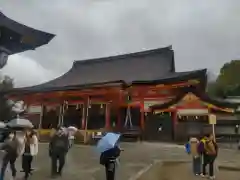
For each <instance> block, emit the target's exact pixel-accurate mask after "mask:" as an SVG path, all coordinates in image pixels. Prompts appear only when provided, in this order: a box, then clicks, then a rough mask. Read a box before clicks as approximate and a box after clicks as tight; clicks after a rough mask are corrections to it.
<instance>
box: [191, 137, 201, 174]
mask: <svg viewBox="0 0 240 180" xmlns="http://www.w3.org/2000/svg"><path fill="white" fill-rule="evenodd" d="M189 144H190V153H191V155H192V157H193V173H194V174H195V175H196V176H198V175H200V174H201V156H200V154H199V152H198V145H199V140H198V139H197V138H194V137H193V138H190V140H189Z"/></svg>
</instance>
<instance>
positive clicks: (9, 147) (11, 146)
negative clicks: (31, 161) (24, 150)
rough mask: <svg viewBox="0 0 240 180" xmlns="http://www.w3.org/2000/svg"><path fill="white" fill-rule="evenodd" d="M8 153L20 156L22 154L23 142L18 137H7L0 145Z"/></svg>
mask: <svg viewBox="0 0 240 180" xmlns="http://www.w3.org/2000/svg"><path fill="white" fill-rule="evenodd" d="M0 149H1V150H4V151H5V152H6V154H8V155H10V156H16V157H18V156H19V155H20V154H21V142H20V141H19V139H18V138H17V137H14V138H13V139H10V138H7V139H6V140H5V142H4V143H3V144H2V145H1V147H0Z"/></svg>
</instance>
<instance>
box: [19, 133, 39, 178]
mask: <svg viewBox="0 0 240 180" xmlns="http://www.w3.org/2000/svg"><path fill="white" fill-rule="evenodd" d="M37 153H38V139H37V135H36V134H35V132H34V131H33V130H32V129H27V130H26V132H25V137H24V152H23V155H22V168H23V172H24V178H25V179H28V177H29V175H30V174H31V171H32V160H33V156H35V155H37Z"/></svg>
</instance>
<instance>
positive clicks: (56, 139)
mask: <svg viewBox="0 0 240 180" xmlns="http://www.w3.org/2000/svg"><path fill="white" fill-rule="evenodd" d="M73 136H74V135H73V134H72V133H71V132H69V131H66V128H63V127H58V128H56V129H55V130H54V132H53V133H52V134H51V136H50V142H49V156H50V158H51V175H52V177H53V178H55V177H58V176H61V174H62V169H63V167H64V164H65V159H66V154H67V152H68V150H69V149H70V148H71V146H72V145H73ZM0 150H2V151H3V152H4V155H3V158H2V166H1V174H0V180H4V178H5V172H6V169H7V166H8V164H9V165H10V169H11V173H12V177H13V179H15V178H16V175H17V170H16V167H15V162H16V160H17V159H18V158H19V157H21V161H22V170H21V171H22V172H24V179H26V180H27V179H28V178H29V176H30V175H31V174H32V172H33V170H34V169H33V168H32V161H33V159H34V156H36V155H37V154H38V136H37V133H36V132H35V131H34V130H33V129H30V128H26V129H24V130H23V131H20V133H19V131H15V130H11V129H9V131H8V132H7V136H6V139H5V140H4V143H3V144H2V145H1V146H0ZM58 162H59V163H58ZM58 164H59V166H58Z"/></svg>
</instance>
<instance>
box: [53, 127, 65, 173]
mask: <svg viewBox="0 0 240 180" xmlns="http://www.w3.org/2000/svg"><path fill="white" fill-rule="evenodd" d="M68 149H69V140H68V134H66V132H65V131H64V128H62V127H60V128H57V132H56V133H55V134H54V135H53V136H52V137H51V139H50V143H49V156H50V157H51V161H52V162H51V164H52V165H51V175H52V177H56V176H61V175H62V169H63V167H64V165H65V159H66V154H67V152H68ZM58 161H59V166H58V165H57V164H58Z"/></svg>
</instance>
